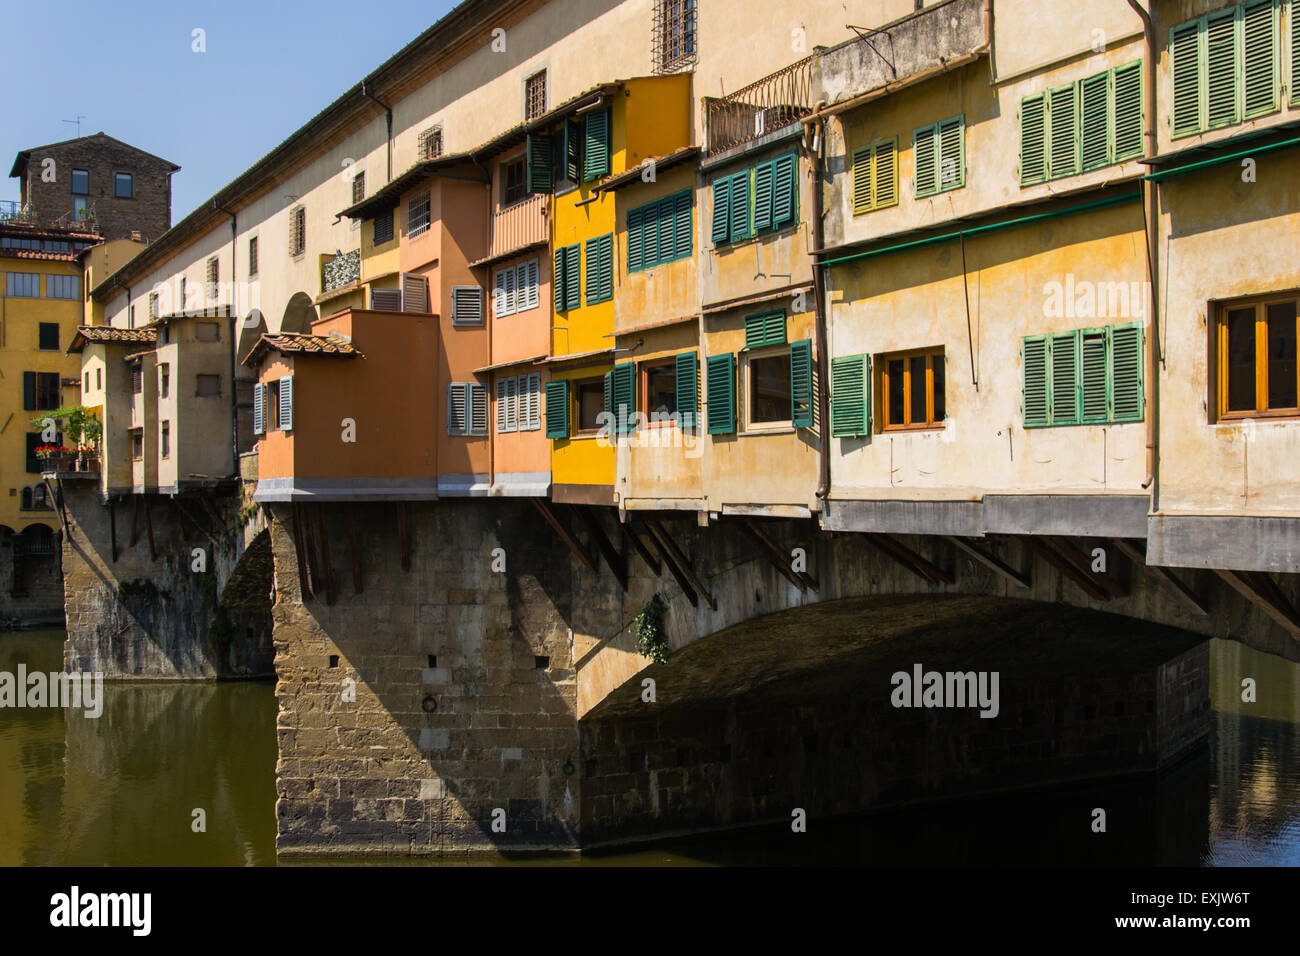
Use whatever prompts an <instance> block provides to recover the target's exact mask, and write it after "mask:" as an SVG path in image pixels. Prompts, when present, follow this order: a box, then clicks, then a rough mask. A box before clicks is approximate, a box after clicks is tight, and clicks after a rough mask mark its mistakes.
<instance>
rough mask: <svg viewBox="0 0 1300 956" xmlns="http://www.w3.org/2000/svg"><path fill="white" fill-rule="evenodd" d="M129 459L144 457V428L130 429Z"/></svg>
mask: <svg viewBox="0 0 1300 956" xmlns="http://www.w3.org/2000/svg"><path fill="white" fill-rule="evenodd" d="M129 434H130V435H131V460H132V461H140V460H141V459H143V458H144V429H142V428H133V429H131V431H130V433H129Z"/></svg>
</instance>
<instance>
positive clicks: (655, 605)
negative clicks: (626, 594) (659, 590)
mask: <svg viewBox="0 0 1300 956" xmlns="http://www.w3.org/2000/svg"><path fill="white" fill-rule="evenodd" d="M665 610H667V608H666V607H665V606H664V602H663V598H661V597H660V596H659V595H658V594H656V595H655V596H654V597H652V598H651V599H650V603H649V604H647V605H646V606H645V607H644V608H642V609H641V613H640V614H638V615H637V616H636V617H635V618H634V619H633V621H632V627H633V628H634V629H635V631H636V649H637V653H638V654H640V655H641V656H642V657H648V658H650V660H651V661H653V662H654V663H656V664H662V663H664V662H665V661H667V660H668V655H669V653H670V651H669V647H668V635H667V634H666V633H664V611H665Z"/></svg>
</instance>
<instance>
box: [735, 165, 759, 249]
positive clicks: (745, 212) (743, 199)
mask: <svg viewBox="0 0 1300 956" xmlns="http://www.w3.org/2000/svg"><path fill="white" fill-rule="evenodd" d="M750 172H751V170H748V169H747V170H745V171H744V172H743V173H738V174H736V175H735V176H732V177H731V241H732V242H736V241H738V240H740V239H748V238H749V237H750V236H752V235H753V234H754V232H753V229H752V227H751V224H750V207H749V193H750V190H749V174H750Z"/></svg>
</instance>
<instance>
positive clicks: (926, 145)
mask: <svg viewBox="0 0 1300 956" xmlns="http://www.w3.org/2000/svg"><path fill="white" fill-rule="evenodd" d="M938 134H939V128H938V126H922V127H921V128H920V129H918V130H916V132H915V133H913V134H912V158H913V161H914V163H915V166H916V170H915V175H914V180H915V183H914V185H915V188H916V198H917V199H924V198H925V197H926V196H933V195H934V194H935V192H936V191H937V190H938V188H939V170H938V167H937V163H938V152H939V149H938V146H939V143H938V138H939V135H938Z"/></svg>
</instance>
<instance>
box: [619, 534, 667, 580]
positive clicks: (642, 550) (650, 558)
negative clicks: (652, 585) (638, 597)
mask: <svg viewBox="0 0 1300 956" xmlns="http://www.w3.org/2000/svg"><path fill="white" fill-rule="evenodd" d="M623 534H624V535H625V536H626V537H627V539H628V541H630V542H632V547H633V549H634V550H635V551H636V553H637V554H639V555H641V560H642V561H644V562H645V563H646V567H648V568H649V569H650V570H651V571H653V572H654V573H655V574H656V575H658V574H662V573H663V562H662V561H660V560H659V556H658V555H657V554H655V553H654V552H653V551H652V550H651V549H650V547H649V546H648V545H647V544H646V543H645V542H644V541H642V540H641V535H639V534H637V531H636V528H635V527H634V526H633V524H632V522H631V521H628V522H627V524H625V525H623Z"/></svg>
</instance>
